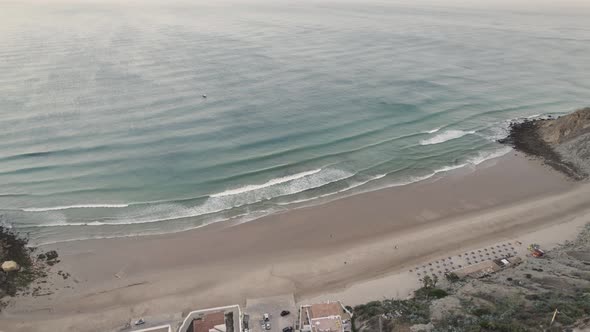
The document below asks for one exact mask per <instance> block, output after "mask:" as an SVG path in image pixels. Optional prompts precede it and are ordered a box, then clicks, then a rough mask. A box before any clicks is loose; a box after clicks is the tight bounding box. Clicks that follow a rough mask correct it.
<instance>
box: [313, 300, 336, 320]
mask: <svg viewBox="0 0 590 332" xmlns="http://www.w3.org/2000/svg"><path fill="white" fill-rule="evenodd" d="M342 311H343V310H342V307H341V306H340V303H338V302H331V303H319V304H312V305H311V307H310V308H309V315H310V316H311V317H310V318H312V319H313V318H321V317H329V316H342Z"/></svg>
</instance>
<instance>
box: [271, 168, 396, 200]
mask: <svg viewBox="0 0 590 332" xmlns="http://www.w3.org/2000/svg"><path fill="white" fill-rule="evenodd" d="M385 176H387V174H379V175H376V176H375V177H372V178H370V179H369V180H366V181H361V182H357V183H355V184H353V185H351V186H349V187H346V188H344V189H340V190H338V191H335V192H332V193H327V194H323V195H319V196H314V197H309V198H303V199H298V200H295V201H290V202H284V203H277V205H291V204H299V203H304V202H309V201H313V200H316V199H318V198H324V197H328V196H333V195H336V194H340V193H343V192H346V191H349V190H351V189H354V188H356V187H360V186H362V185H365V184H367V183H369V182H371V181H375V180H379V179H381V178H383V177H385Z"/></svg>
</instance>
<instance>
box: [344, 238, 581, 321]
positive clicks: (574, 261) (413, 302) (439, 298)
mask: <svg viewBox="0 0 590 332" xmlns="http://www.w3.org/2000/svg"><path fill="white" fill-rule="evenodd" d="M589 248H590V226H586V228H585V229H584V231H583V232H582V233H581V234H580V236H579V238H578V239H577V240H576V241H573V242H568V243H566V244H564V245H562V246H560V247H559V248H556V249H554V250H552V251H549V252H547V255H546V256H545V257H544V258H542V259H536V258H530V259H529V260H527V261H526V262H525V263H524V264H521V265H519V266H516V267H514V268H510V269H506V270H502V271H500V272H498V273H497V274H494V275H491V276H487V277H485V278H483V279H467V280H462V281H459V278H457V277H456V275H452V274H449V275H447V276H446V278H445V280H443V281H442V282H441V285H439V280H438V278H435V277H429V276H427V277H424V278H423V279H422V286H423V287H422V288H420V289H418V290H417V291H416V292H415V293H414V297H413V298H411V299H406V300H384V301H373V302H369V303H367V304H364V305H359V306H356V307H355V308H354V315H355V316H354V318H355V325H354V326H355V327H354V332H373V331H378V332H390V331H391V332H395V331H409V330H410V327H412V326H413V325H417V324H427V325H422V326H421V327H420V328H424V329H427V330H429V331H431V332H449V331H452V332H476V331H478V332H479V331H483V332H492V331H498V332H525V331H526V332H528V331H531V332H533V331H534V332H537V331H549V332H553V331H568V330H570V328H572V327H579V328H580V330H583V328H588V327H590V264H589V263H588V261H589V260H590V250H589ZM556 309H557V314H556V315H555V320H554V321H553V322H551V321H552V318H553V315H554V314H555V313H556Z"/></svg>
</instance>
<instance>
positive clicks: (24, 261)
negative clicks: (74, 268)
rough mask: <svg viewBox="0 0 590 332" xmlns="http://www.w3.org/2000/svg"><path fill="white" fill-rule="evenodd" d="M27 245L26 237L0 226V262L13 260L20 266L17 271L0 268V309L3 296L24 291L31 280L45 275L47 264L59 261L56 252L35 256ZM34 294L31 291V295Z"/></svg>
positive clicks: (4, 303)
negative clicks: (5, 270) (6, 270)
mask: <svg viewBox="0 0 590 332" xmlns="http://www.w3.org/2000/svg"><path fill="white" fill-rule="evenodd" d="M27 245H28V239H27V238H25V237H22V236H19V235H18V234H16V233H15V232H13V231H12V230H10V229H8V228H6V227H3V226H0V264H1V263H2V262H4V261H15V262H16V263H17V264H18V265H19V267H20V268H19V270H18V271H12V272H4V271H2V270H1V269H0V309H1V308H2V307H4V306H5V305H6V302H5V301H2V299H3V298H4V297H5V296H15V295H17V294H18V293H19V292H25V291H26V290H27V289H28V287H29V286H30V285H31V283H32V282H33V281H35V280H36V279H38V278H44V277H46V276H47V265H53V264H56V263H58V262H59V260H58V254H57V252H55V251H50V252H47V253H44V254H40V255H39V256H38V257H35V256H34V252H35V248H30V247H28V246H27ZM68 276H69V275H68ZM39 289H40V287H39ZM35 294H36V293H35V292H33V295H35Z"/></svg>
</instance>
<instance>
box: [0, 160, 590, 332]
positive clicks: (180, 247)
mask: <svg viewBox="0 0 590 332" xmlns="http://www.w3.org/2000/svg"><path fill="white" fill-rule="evenodd" d="M589 201H590V186H589V185H588V184H586V183H582V184H580V183H573V182H571V181H569V180H567V179H566V178H565V177H564V176H563V175H561V174H559V173H557V172H555V171H553V170H550V169H548V168H547V167H545V166H543V165H541V164H540V162H538V161H530V160H528V159H527V158H524V157H522V156H516V155H514V154H510V155H508V156H504V157H502V158H499V159H495V160H492V161H488V162H486V163H483V164H482V165H480V166H478V167H477V169H472V168H463V169H460V170H458V171H454V172H452V173H449V174H445V175H444V176H441V177H437V178H433V179H429V180H427V181H423V182H420V183H416V184H412V185H407V186H403V187H396V188H389V189H383V190H379V191H374V192H369V193H365V194H360V195H356V196H352V197H348V198H344V199H340V200H337V201H334V202H330V203H326V204H323V205H319V206H314V207H308V208H301V209H296V210H291V211H288V212H284V213H281V214H276V215H272V216H268V217H264V218H261V219H258V220H256V221H253V222H248V223H244V224H240V225H231V226H228V225H227V224H223V223H220V224H216V225H210V226H207V227H204V228H201V229H197V230H194V231H187V232H183V233H177V234H169V235H161V236H146V237H138V238H123V239H110V240H87V241H79V242H69V243H61V244H56V245H51V246H48V248H47V249H57V250H59V252H60V255H61V257H62V263H60V264H58V265H56V266H55V269H56V270H64V271H67V272H69V273H71V275H72V277H71V278H69V279H68V280H65V281H64V280H62V281H61V282H58V283H56V284H55V287H56V288H57V289H58V290H56V292H55V293H54V294H52V295H49V296H44V297H37V298H33V297H21V298H18V299H15V300H14V301H12V303H11V304H10V306H9V307H8V308H6V309H5V311H4V312H3V313H2V316H0V330H4V331H41V330H43V331H109V330H112V329H114V328H116V327H117V326H121V325H123V324H124V323H125V322H127V321H128V320H129V319H130V318H131V317H138V316H146V315H157V314H161V313H175V312H181V311H188V310H191V309H197V308H203V307H208V306H219V305H227V304H233V303H238V304H243V303H245V300H246V298H252V297H263V296H271V295H278V294H284V293H294V294H295V295H296V298H297V299H298V300H302V299H303V300H306V299H321V298H325V297H338V298H342V299H344V300H346V301H349V302H352V303H351V304H354V303H358V302H361V301H365V300H369V299H374V297H377V296H378V297H379V298H380V297H382V296H406V295H407V293H408V291H409V290H410V289H411V288H412V287H415V284H416V281H415V277H413V276H410V275H408V273H407V271H408V268H410V267H411V266H413V265H414V264H418V263H420V262H424V261H428V260H431V259H434V258H436V257H439V256H449V255H451V254H454V253H458V252H460V251H462V250H467V249H471V248H477V247H482V246H484V245H488V244H492V243H495V242H498V241H505V240H507V239H517V238H522V237H527V236H528V237H531V236H533V237H534V238H535V239H538V240H536V242H539V243H541V244H547V245H548V244H549V243H550V242H551V241H549V240H552V241H553V242H555V241H556V240H557V239H564V240H565V239H568V238H571V237H573V236H574V234H575V232H576V229H577V227H578V226H579V225H581V224H583V223H585V222H588V221H590V204H589V203H590V202H589ZM542 232H544V233H542ZM535 234H537V235H535ZM542 234H544V235H543V236H541V235H542ZM527 239H528V238H527ZM543 241H545V242H546V243H544V242H543ZM523 242H524V241H523ZM65 286H71V287H72V288H64V287H65Z"/></svg>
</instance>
